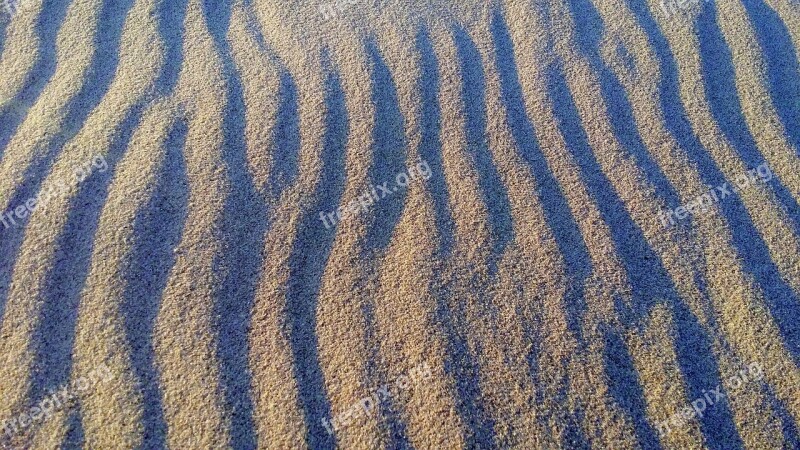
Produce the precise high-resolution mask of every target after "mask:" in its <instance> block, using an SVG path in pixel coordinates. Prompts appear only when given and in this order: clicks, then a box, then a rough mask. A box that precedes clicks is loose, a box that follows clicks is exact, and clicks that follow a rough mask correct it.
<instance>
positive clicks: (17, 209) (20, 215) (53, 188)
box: [0, 155, 108, 230]
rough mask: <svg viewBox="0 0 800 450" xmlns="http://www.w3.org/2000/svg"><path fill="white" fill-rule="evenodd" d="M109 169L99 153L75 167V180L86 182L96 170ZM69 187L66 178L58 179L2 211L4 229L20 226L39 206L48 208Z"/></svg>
mask: <svg viewBox="0 0 800 450" xmlns="http://www.w3.org/2000/svg"><path fill="white" fill-rule="evenodd" d="M106 170H108V163H107V162H106V159H105V158H104V157H103V155H97V156H95V157H94V158H92V160H91V161H87V162H86V163H83V164H80V165H78V166H77V167H75V168H74V169H73V173H74V174H75V178H74V179H73V182H74V183H75V184H79V183H82V182H84V181H85V180H86V179H87V178H89V176H90V175H92V174H93V173H95V172H100V173H103V172H105V171H106ZM68 189H69V186H68V185H67V183H66V182H64V180H56V181H55V182H53V184H50V185H48V186H46V187H44V188H42V189H41V190H40V191H39V193H38V194H37V195H36V196H35V197H31V198H29V199H28V200H26V201H25V202H23V203H22V204H20V205H17V206H12V207H11V208H10V209H8V210H7V211H4V212H2V213H0V223H2V224H3V230H6V229H8V228H11V227H12V226H13V227H18V226H20V224H21V222H22V221H23V220H25V219H26V218H28V216H30V215H31V214H32V213H33V212H34V211H35V210H37V209H39V208H46V207H47V205H48V203H50V200H52V198H53V197H55V196H56V195H58V194H63V193H64V192H66V191H67V190H68Z"/></svg>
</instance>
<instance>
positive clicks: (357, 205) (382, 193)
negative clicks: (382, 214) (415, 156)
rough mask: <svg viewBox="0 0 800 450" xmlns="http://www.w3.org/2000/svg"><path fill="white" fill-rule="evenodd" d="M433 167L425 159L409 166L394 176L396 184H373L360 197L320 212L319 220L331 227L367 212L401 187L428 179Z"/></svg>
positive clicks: (328, 227) (326, 226) (404, 187)
mask: <svg viewBox="0 0 800 450" xmlns="http://www.w3.org/2000/svg"><path fill="white" fill-rule="evenodd" d="M432 174H433V172H431V167H430V166H429V165H428V163H427V162H425V161H420V162H418V163H417V164H416V165H414V166H413V167H408V168H407V169H406V170H405V172H400V173H398V174H397V175H396V176H395V178H394V184H393V185H391V186H390V185H389V183H390V182H389V181H386V182H384V183H381V184H379V185H372V186H370V187H369V189H367V190H366V191H365V192H364V193H363V194H361V195H359V196H358V198H356V199H355V200H352V201H351V202H350V203H348V204H347V205H343V206H340V207H338V208H336V210H335V211H330V212H327V213H326V212H320V213H319V220H320V221H321V222H322V223H323V225H325V228H327V229H329V230H330V229H331V228H333V227H334V226H336V224H337V223H339V222H341V221H342V220H344V219H347V218H349V217H351V216H354V215H356V214H358V213H359V212H367V211H369V209H370V207H371V206H372V205H374V204H375V203H377V202H379V201H381V200H383V199H385V198H386V197H389V196H391V195H392V194H394V193H396V192H397V191H399V190H401V189H406V188H407V187H408V185H409V184H410V183H411V182H412V181H416V180H419V179H420V178H422V179H424V180H427V179H429V178H430V177H431V175H432Z"/></svg>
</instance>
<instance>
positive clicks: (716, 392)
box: [656, 362, 779, 437]
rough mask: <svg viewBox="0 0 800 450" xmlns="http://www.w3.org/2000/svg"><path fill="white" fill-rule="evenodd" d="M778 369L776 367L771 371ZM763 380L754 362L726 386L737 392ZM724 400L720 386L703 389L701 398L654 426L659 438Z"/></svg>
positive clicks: (760, 371) (700, 416)
mask: <svg viewBox="0 0 800 450" xmlns="http://www.w3.org/2000/svg"><path fill="white" fill-rule="evenodd" d="M778 369H779V367H776V368H775V369H773V370H778ZM763 378H764V368H763V367H762V366H761V364H759V363H757V362H755V363H752V364H750V365H749V366H747V367H744V368H742V369H741V370H739V372H738V373H736V374H734V375H733V376H731V377H730V378H729V379H728V386H729V389H731V390H737V389H740V388H742V387H743V386H744V385H745V384H746V383H748V382H750V381H755V382H758V381H761V380H762V379H763ZM724 400H725V392H723V391H722V386H721V385H717V387H716V388H713V389H710V390H708V391H707V390H705V389H703V396H702V397H699V398H697V399H695V400H693V401H692V402H691V404H689V405H687V406H685V407H683V408H681V409H680V411H678V412H676V413H675V414H673V415H671V416H670V417H669V418H667V420H664V421H663V422H660V423H658V424H657V425H656V428H657V429H658V434H659V436H660V437H664V436H666V435H668V434H669V433H671V432H672V430H673V429H674V428H680V427H682V426H684V425H686V424H687V423H689V421H691V420H694V419H695V418H701V419H702V418H703V415H705V414H706V410H708V409H709V408H712V407H713V406H714V405H716V404H718V403H719V402H721V401H724Z"/></svg>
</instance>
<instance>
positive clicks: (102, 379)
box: [0, 364, 114, 442]
mask: <svg viewBox="0 0 800 450" xmlns="http://www.w3.org/2000/svg"><path fill="white" fill-rule="evenodd" d="M113 378H114V374H113V373H112V372H111V369H109V368H108V366H106V365H105V364H101V365H100V366H99V367H97V368H96V369H94V370H92V371H91V372H89V374H88V375H87V376H85V377H80V378H78V379H76V380H75V381H74V382H72V383H71V384H67V385H64V386H61V388H59V389H58V390H53V389H51V390H50V393H49V395H47V396H45V397H44V399H42V401H40V402H39V404H37V405H36V406H32V407H31V408H29V409H28V410H27V411H25V412H22V413H20V414H18V415H17V416H15V417H12V418H11V419H9V420H5V421H3V422H2V423H0V425H1V426H2V433H3V434H2V436H0V438H2V440H9V439H11V438H13V437H14V436H16V435H21V434H23V433H25V430H26V429H27V428H29V427H31V426H33V425H38V424H41V423H43V422H44V421H46V420H48V419H50V418H51V417H53V414H55V413H56V412H57V411H60V410H62V409H64V408H67V407H69V405H70V402H72V401H74V400H75V398H76V397H77V396H78V394H80V393H83V392H86V391H88V390H90V389H96V388H97V386H98V385H99V384H100V383H107V382H108V381H110V380H111V379H113ZM2 440H0V442H2Z"/></svg>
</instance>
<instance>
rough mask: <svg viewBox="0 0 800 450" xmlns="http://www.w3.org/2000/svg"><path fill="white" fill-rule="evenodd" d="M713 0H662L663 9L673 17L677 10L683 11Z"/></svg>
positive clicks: (667, 14)
mask: <svg viewBox="0 0 800 450" xmlns="http://www.w3.org/2000/svg"><path fill="white" fill-rule="evenodd" d="M711 1H712V0H661V9H662V10H663V11H664V14H666V16H667V17H671V16H672V15H673V14H675V13H676V12H683V11H686V10H688V9H689V8H692V7H694V6H698V5H700V4H701V3H708V2H711Z"/></svg>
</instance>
